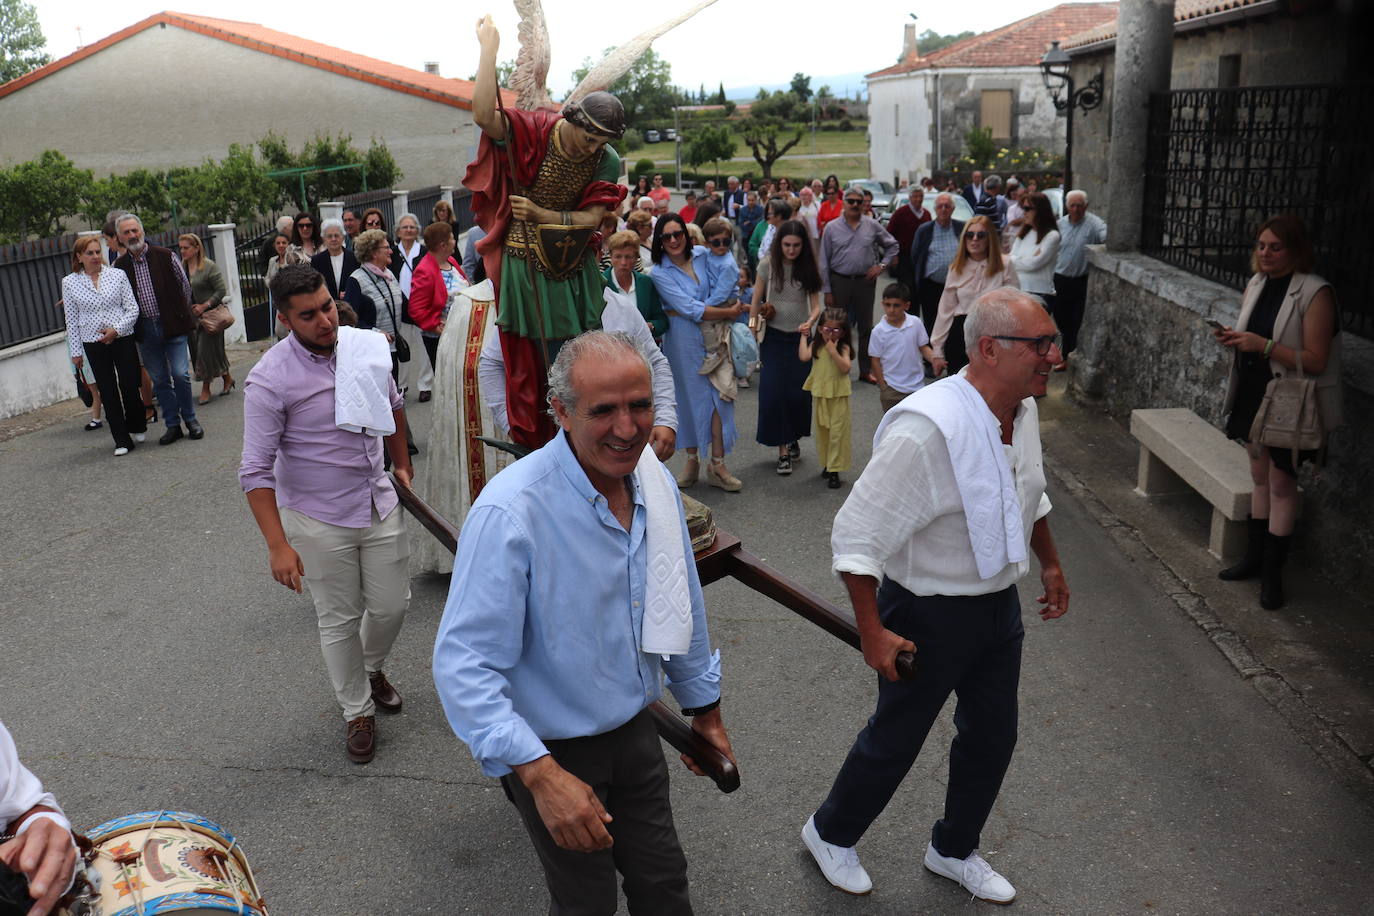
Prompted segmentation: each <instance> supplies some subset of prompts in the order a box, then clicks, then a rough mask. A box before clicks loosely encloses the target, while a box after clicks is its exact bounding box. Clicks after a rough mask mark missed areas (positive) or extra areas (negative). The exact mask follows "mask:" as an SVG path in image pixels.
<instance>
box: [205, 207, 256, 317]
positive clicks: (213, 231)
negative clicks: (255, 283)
mask: <svg viewBox="0 0 1374 916" xmlns="http://www.w3.org/2000/svg"><path fill="white" fill-rule="evenodd" d="M234 247H235V246H234V224H233V223H215V224H214V225H213V226H211V227H210V251H211V252H212V254H211V257H212V259H213V260H214V262H215V263H216V264H218V265H219V269H220V273H222V274H224V285H225V286H226V287H228V288H229V303H228V305H229V311H230V312H232V313H233V315H234V323H233V324H231V325H230V326H229V328H228V330H226V331H225V332H224V342H225V343H226V344H231V343H244V342H245V341H247V340H248V333H247V331H246V330H245V329H244V325H243V284H241V283H240V282H239V259H238V255H237V253H236V252H235V250H234ZM253 255H254V257H256V256H257V252H254V253H253Z"/></svg>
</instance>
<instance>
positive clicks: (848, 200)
mask: <svg viewBox="0 0 1374 916" xmlns="http://www.w3.org/2000/svg"><path fill="white" fill-rule="evenodd" d="M844 202H845V203H847V204H853V205H854V206H856V207H857V206H860V205H861V204H863V202H864V199H863V198H862V197H846V198H845V199H844Z"/></svg>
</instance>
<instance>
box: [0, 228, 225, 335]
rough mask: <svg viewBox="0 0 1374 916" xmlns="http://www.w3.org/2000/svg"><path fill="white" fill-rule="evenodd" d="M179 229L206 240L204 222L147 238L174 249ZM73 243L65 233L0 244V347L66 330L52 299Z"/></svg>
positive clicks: (59, 290)
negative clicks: (46, 237) (53, 236)
mask: <svg viewBox="0 0 1374 916" xmlns="http://www.w3.org/2000/svg"><path fill="white" fill-rule="evenodd" d="M183 232H194V233H196V234H197V235H199V236H200V237H201V239H202V240H203V241H205V242H206V243H207V244H208V243H209V239H210V232H209V230H208V229H207V228H206V227H205V226H182V227H180V228H179V229H169V230H166V231H163V232H152V233H149V234H148V242H149V243H151V244H153V245H162V246H165V247H167V248H171V249H172V250H173V251H175V250H176V247H177V236H178V235H180V234H181V233H183ZM75 243H76V235H75V234H71V235H62V236H58V237H56V238H50V239H38V240H36V241H31V242H18V243H16V244H12V245H0V349H4V348H6V347H12V346H14V345H15V344H21V343H25V342H27V341H30V340H37V339H38V338H40V337H46V336H47V335H49V334H54V333H56V332H58V331H62V330H65V329H66V327H67V319H66V315H65V314H64V312H63V311H62V309H61V308H58V307H57V302H58V300H60V299H61V298H62V278H63V277H65V276H66V275H67V274H69V273H71V271H72V245H74V244H75Z"/></svg>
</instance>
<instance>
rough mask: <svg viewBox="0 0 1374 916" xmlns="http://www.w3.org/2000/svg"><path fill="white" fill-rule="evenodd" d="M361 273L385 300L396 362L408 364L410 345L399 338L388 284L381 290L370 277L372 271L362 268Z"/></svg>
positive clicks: (371, 276) (394, 308) (372, 277)
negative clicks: (389, 318) (389, 317)
mask: <svg viewBox="0 0 1374 916" xmlns="http://www.w3.org/2000/svg"><path fill="white" fill-rule="evenodd" d="M363 273H365V274H367V278H368V279H369V280H371V281H372V285H373V286H375V287H376V288H377V292H378V293H381V294H382V296H383V297H384V298H385V299H386V313H387V314H388V315H390V316H391V340H392V343H394V344H395V345H396V362H398V363H408V362H410V344H408V343H406V340H405V338H404V337H402V336H401V323H400V322H399V321H397V320H396V307H395V305H394V303H393V302H392V301H391V286H390V284H388V285H387V288H386V290H385V291H384V290H383V289H382V284H380V283H378V282H377V278H376V277H374V276H373V275H372V271H370V270H367V269H366V268H364V270H363Z"/></svg>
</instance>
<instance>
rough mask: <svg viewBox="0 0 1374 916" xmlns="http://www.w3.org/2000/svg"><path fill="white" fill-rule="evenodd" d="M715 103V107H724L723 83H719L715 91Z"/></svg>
mask: <svg viewBox="0 0 1374 916" xmlns="http://www.w3.org/2000/svg"><path fill="white" fill-rule="evenodd" d="M715 103H716V104H717V105H724V104H725V84H724V83H721V84H720V88H719V89H717V90H716V98H715Z"/></svg>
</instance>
